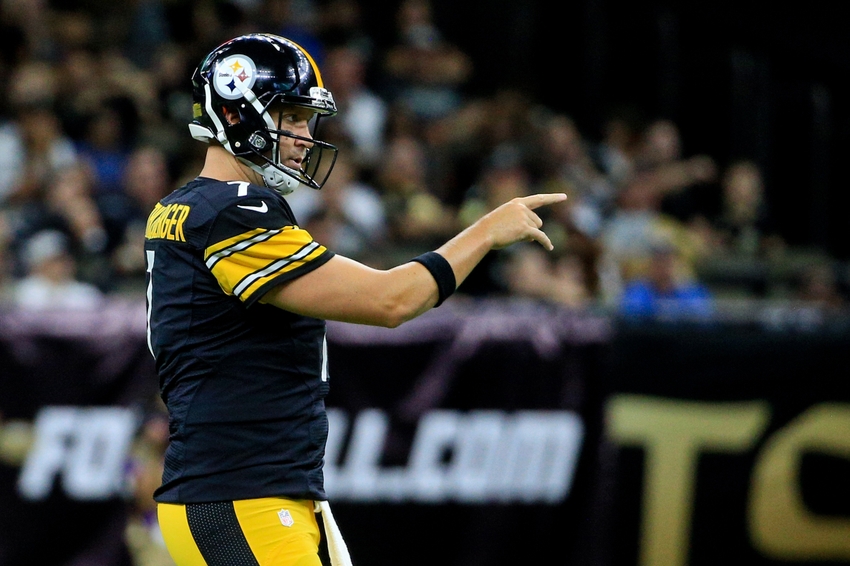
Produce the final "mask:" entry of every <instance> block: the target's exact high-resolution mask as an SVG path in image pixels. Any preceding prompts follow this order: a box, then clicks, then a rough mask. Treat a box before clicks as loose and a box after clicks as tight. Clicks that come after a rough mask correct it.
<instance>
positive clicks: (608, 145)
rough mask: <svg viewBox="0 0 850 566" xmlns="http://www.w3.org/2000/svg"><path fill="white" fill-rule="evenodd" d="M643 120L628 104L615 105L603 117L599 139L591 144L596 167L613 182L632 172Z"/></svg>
mask: <svg viewBox="0 0 850 566" xmlns="http://www.w3.org/2000/svg"><path fill="white" fill-rule="evenodd" d="M642 131H643V126H642V120H641V118H640V115H639V112H637V111H635V110H633V109H631V108H618V109H615V110H613V111H611V113H610V114H609V115H608V116H606V117H605V119H604V121H603V123H602V139H601V140H600V142H599V143H598V144H597V145H596V147H595V148H594V151H593V154H594V159H595V161H596V162H597V163H598V166H599V169H600V170H601V171H602V173H603V174H604V175H605V176H606V177H607V178H608V180H609V181H610V182H611V183H612V184H614V185H620V184H621V183H623V182H624V181H626V179H627V178H628V177H629V176H630V175H631V174H632V173H633V172H634V166H635V163H634V160H635V155H636V153H637V151H638V148H639V145H640V138H641V132H642Z"/></svg>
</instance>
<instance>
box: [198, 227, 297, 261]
mask: <svg viewBox="0 0 850 566" xmlns="http://www.w3.org/2000/svg"><path fill="white" fill-rule="evenodd" d="M289 230H299V229H298V227H297V226H284V227H283V228H279V229H277V230H269V229H267V228H256V229H255V230H249V231H248V232H243V233H241V234H237V235H236V236H233V237H232V238H227V239H226V240H222V241H220V242H218V243H216V244H213V245H211V246H209V247H208V248H207V249H206V250H205V251H204V261H206V263H207V267H208V268H210V269H212V267H213V265H215V264H216V262H217V261H218V260H220V259H221V258H223V257H227V256H228V255H230V254H233V253H237V252H240V251H242V250H245V249H247V248H249V247H251V246H252V245H254V244H255V243H258V242H262V241H265V240H268V239H269V238H272V237H274V236H276V235H278V234H280V233H282V232H286V231H289ZM299 231H301V232H303V230H299ZM309 239H310V238H309V236H308V238H307V240H309Z"/></svg>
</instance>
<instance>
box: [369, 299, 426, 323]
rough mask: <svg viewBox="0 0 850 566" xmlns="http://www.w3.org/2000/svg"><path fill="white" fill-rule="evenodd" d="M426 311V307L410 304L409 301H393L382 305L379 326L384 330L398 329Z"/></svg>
mask: <svg viewBox="0 0 850 566" xmlns="http://www.w3.org/2000/svg"><path fill="white" fill-rule="evenodd" d="M426 310H428V308H427V307H420V306H418V305H413V304H410V303H409V301H404V300H393V301H390V302H388V303H387V304H385V305H384V308H383V309H382V314H381V317H380V321H379V325H380V326H383V327H385V328H398V327H399V326H401V325H402V324H404V323H405V322H407V321H408V320H412V319H414V318H416V317H417V316H419V315H420V314H422V313H423V312H425V311H426Z"/></svg>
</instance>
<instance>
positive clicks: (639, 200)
mask: <svg viewBox="0 0 850 566" xmlns="http://www.w3.org/2000/svg"><path fill="white" fill-rule="evenodd" d="M655 181H656V178H655V177H654V176H652V175H646V174H635V175H633V176H632V177H631V178H630V179H629V180H628V181H627V182H626V183H625V184H624V186H623V187H622V189H621V190H620V192H619V194H618V195H617V200H616V208H615V210H614V213H613V214H612V215H611V217H610V218H608V219H606V221H605V223H604V225H603V227H602V231H601V233H600V235H599V238H600V241H601V243H602V248H603V250H604V254H603V255H604V257H603V268H604V270H603V271H604V273H603V284H604V289H603V292H604V295H605V297H606V299H608V300H611V299H614V298H616V297H619V296H620V294H621V292H622V285H623V283H624V282H625V281H629V280H631V279H634V278H636V277H639V276H643V275H645V272H646V266H647V263H648V259H649V256H650V254H651V251H652V246H653V245H654V244H655V242H656V241H657V240H658V238H659V237H666V238H669V239H670V241H674V240H675V241H680V242H681V241H682V240H683V235H684V234H685V227H684V225H683V224H681V223H680V222H678V221H677V220H675V219H674V218H671V217H668V216H666V215H664V214H662V212H661V210H660V208H661V206H660V205H661V192H660V191H659V190H658V188H657V186H656V184H655Z"/></svg>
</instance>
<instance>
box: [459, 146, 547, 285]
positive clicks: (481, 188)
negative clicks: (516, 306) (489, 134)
mask: <svg viewBox="0 0 850 566" xmlns="http://www.w3.org/2000/svg"><path fill="white" fill-rule="evenodd" d="M503 149H504V151H501V152H498V151H497V152H496V153H494V155H493V156H491V159H490V160H489V161H488V162H487V164H486V166H485V167H484V169H483V170H482V171H481V174H480V176H479V178H478V180H477V182H476V183H475V184H474V185H472V186H471V187H470V188H469V189H468V190H467V191H466V194H465V195H464V199H463V202H462V203H461V206H460V209H459V211H458V221H459V222H460V223H461V226H463V227H466V226H469V225H471V224H472V223H473V222H475V221H476V220H478V219H479V218H481V217H482V216H484V215H485V214H487V213H488V212H490V211H491V210H493V209H494V208H496V207H497V206H498V205H499V204H500V203H503V202H507V201H509V200H511V199H513V198H516V197H521V196H526V195H530V194H532V192H533V190H532V184H531V183H532V180H531V175H530V173H529V171H528V169H527V167H526V166H525V164H524V163H523V162H522V161H521V159H520V157H519V155H518V154H517V153H516V152H513V151H510V150H509V149H508V148H503ZM540 214H543V217H544V218H545V215H546V213H545V211H541V212H540ZM547 233H548V234H549V236H550V239H554V240H553V241H558V240H562V238H561V237H560V234H559V233H558V230H557V225H556V227H555V228H554V229H552V230H549V227H548V225H547ZM518 253H521V252H518ZM507 258H508V252H505V251H503V250H495V251H492V252H490V253H489V254H487V257H485V258H484V259H483V260H482V261H481V263H479V264H478V266H477V267H476V268H475V269H474V270H473V271H472V273H471V274H470V275H469V277H467V279H466V281H464V283H463V285H462V286H461V287H460V290H462V291H463V292H464V293H466V294H468V295H487V294H493V293H506V292H508V291H509V283H508V280H507V277H508V275H509V274H508V273H507V272H506V271H505V270H504V266H505V262H506V261H507ZM529 261H534V258H533V257H532V258H530V259H529ZM547 261H548V260H547ZM538 265H539V264H537V263H535V264H531V265H530V266H529V267H532V266H534V267H536V266H538ZM513 277H515V279H517V280H519V279H521V276H520V275H519V274H514V275H513ZM516 283H517V284H520V283H519V282H518V281H517V282H516Z"/></svg>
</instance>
